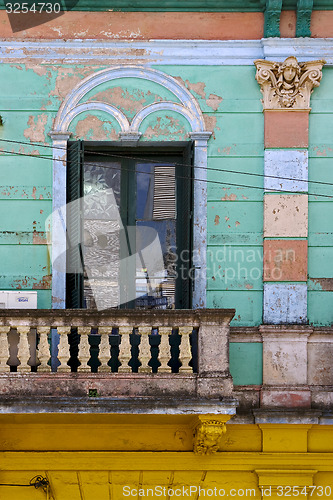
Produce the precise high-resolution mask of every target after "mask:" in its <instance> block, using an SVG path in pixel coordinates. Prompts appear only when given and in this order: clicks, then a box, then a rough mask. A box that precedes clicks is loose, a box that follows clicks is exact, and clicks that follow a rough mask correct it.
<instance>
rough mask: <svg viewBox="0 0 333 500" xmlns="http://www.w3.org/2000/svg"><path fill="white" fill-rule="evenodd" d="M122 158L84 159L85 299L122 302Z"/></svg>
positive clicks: (105, 304)
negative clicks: (120, 297) (120, 261)
mask: <svg viewBox="0 0 333 500" xmlns="http://www.w3.org/2000/svg"><path fill="white" fill-rule="evenodd" d="M120 167H121V164H120V162H103V163H102V162H100V163H98V162H85V163H84V203H83V221H84V222H83V233H84V242H83V243H84V245H83V251H84V278H85V279H84V302H85V305H86V307H87V308H96V307H97V308H98V309H106V308H109V307H117V306H118V305H119V252H120V244H119V234H120V229H121V220H120V213H119V207H120Z"/></svg>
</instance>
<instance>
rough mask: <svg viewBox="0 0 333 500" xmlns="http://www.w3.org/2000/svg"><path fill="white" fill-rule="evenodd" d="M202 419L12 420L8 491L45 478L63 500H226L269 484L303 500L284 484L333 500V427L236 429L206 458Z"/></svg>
mask: <svg viewBox="0 0 333 500" xmlns="http://www.w3.org/2000/svg"><path fill="white" fill-rule="evenodd" d="M193 421H194V416H193V415H192V416H191V415H186V416H166V415H145V416H143V415H141V416H134V415H43V414H39V415H3V416H1V417H0V449H1V450H2V451H1V452H0V483H1V484H4V483H6V484H28V483H29V481H30V479H31V478H32V477H34V476H35V475H37V474H40V475H43V476H45V477H47V478H48V480H49V482H50V486H51V490H50V491H51V492H52V495H53V498H54V500H67V499H68V500H81V499H83V500H90V499H91V500H104V499H105V500H121V499H123V498H171V497H172V495H169V497H168V496H166V495H164V494H163V493H164V491H163V488H166V490H167V489H168V488H171V489H173V490H174V492H175V495H174V498H177V497H178V498H193V499H198V498H221V497H222V495H219V490H221V492H222V490H224V491H225V495H224V496H225V498H227V495H229V498H231V497H234V498H248V497H251V498H261V492H260V488H259V485H261V486H264V487H265V488H266V489H267V488H268V487H269V486H271V485H273V489H272V490H271V496H270V498H278V497H281V496H282V497H283V498H284V497H286V496H292V497H293V496H296V491H295V495H292V494H291V495H277V490H276V489H275V490H274V487H275V488H276V487H277V486H278V485H280V486H282V487H283V488H285V490H281V491H282V492H283V493H288V489H286V488H287V487H288V486H292V485H298V486H301V487H302V488H304V487H308V489H307V490H306V491H307V496H305V494H304V493H305V490H303V494H299V495H297V496H299V498H331V499H332V498H333V494H332V491H331V494H330V495H328V493H330V490H329V489H326V490H325V487H326V486H331V487H332V490H333V427H332V426H325V425H289V424H260V425H244V424H232V423H230V424H227V432H226V434H225V435H224V436H223V437H222V439H221V446H220V452H218V453H216V454H214V455H210V456H200V455H195V454H194V453H193V451H191V446H192V426H193ZM139 450H141V451H139ZM148 450H150V451H148ZM274 485H275V486H274ZM190 486H192V491H190V489H189V488H190ZM311 486H315V487H316V489H313V488H310V489H309V487H311ZM125 487H127V488H125ZM183 487H184V488H185V490H184V491H185V493H184V494H183V489H182V488H183ZM199 487H201V488H202V490H201V495H200V496H198V489H199ZM318 487H323V488H324V489H323V490H321V488H318ZM124 488H125V489H124ZM215 488H216V490H215ZM205 489H206V495H205V494H204V491H205ZM132 490H133V491H132ZM140 490H141V491H140ZM166 490H165V491H166ZM246 490H248V491H246ZM267 491H269V490H267ZM299 491H302V490H299ZM311 492H312V495H311ZM132 493H135V494H136V495H133V494H132ZM140 493H141V495H140ZM177 493H181V495H177ZM186 493H188V494H189V496H187V494H186ZM190 493H191V495H190ZM321 493H322V494H321ZM0 498H1V500H21V499H22V500H30V499H31V500H32V499H45V498H47V497H46V493H44V492H43V491H42V490H41V489H38V490H36V489H35V488H32V487H23V486H21V487H19V486H18V487H13V486H0ZM49 498H52V497H51V496H49Z"/></svg>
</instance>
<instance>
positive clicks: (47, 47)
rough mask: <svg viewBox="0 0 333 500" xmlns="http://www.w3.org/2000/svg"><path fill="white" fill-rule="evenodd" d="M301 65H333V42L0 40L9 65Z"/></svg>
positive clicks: (0, 54)
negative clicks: (287, 61) (265, 61)
mask: <svg viewBox="0 0 333 500" xmlns="http://www.w3.org/2000/svg"><path fill="white" fill-rule="evenodd" d="M290 55H294V56H295V57H297V58H298V59H301V60H303V61H311V60H313V59H320V58H324V59H326V61H327V65H331V66H332V65H333V38H262V39H261V40H195V42H193V40H154V39H152V40H149V41H139V40H121V41H119V40H94V39H85V40H83V39H75V40H62V39H59V40H8V39H4V38H2V39H1V38H0V62H2V63H11V64H22V61H24V63H25V64H28V65H29V64H42V65H46V64H64V63H66V64H86V65H88V64H91V65H96V64H99V65H102V66H105V65H118V64H120V63H123V64H138V65H143V64H144V65H148V66H151V65H153V64H158V65H181V66H224V65H228V66H243V65H248V66H249V65H252V64H253V61H254V60H255V59H274V60H277V61H283V60H284V59H285V58H286V57H288V56H290Z"/></svg>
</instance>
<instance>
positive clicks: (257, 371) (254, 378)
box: [229, 342, 262, 385]
mask: <svg viewBox="0 0 333 500" xmlns="http://www.w3.org/2000/svg"><path fill="white" fill-rule="evenodd" d="M229 362H230V373H231V375H232V378H233V381H234V385H261V384H262V344H261V343H260V342H253V343H247V342H230V344H229Z"/></svg>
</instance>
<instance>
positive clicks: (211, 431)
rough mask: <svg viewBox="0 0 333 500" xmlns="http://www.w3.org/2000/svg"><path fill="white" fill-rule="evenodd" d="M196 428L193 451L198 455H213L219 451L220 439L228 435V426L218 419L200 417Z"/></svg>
mask: <svg viewBox="0 0 333 500" xmlns="http://www.w3.org/2000/svg"><path fill="white" fill-rule="evenodd" d="M198 419H199V422H198V423H197V425H196V426H195V427H194V434H193V451H194V453H196V454H197V455H211V454H213V453H216V452H217V451H218V450H219V444H220V439H221V437H222V435H223V434H225V433H226V430H227V428H226V425H225V423H224V422H223V421H222V420H220V419H219V418H218V417H216V418H215V416H214V417H203V416H199V417H198Z"/></svg>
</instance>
